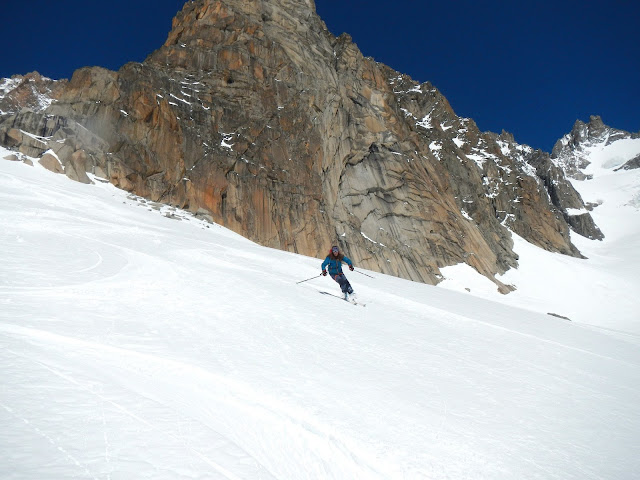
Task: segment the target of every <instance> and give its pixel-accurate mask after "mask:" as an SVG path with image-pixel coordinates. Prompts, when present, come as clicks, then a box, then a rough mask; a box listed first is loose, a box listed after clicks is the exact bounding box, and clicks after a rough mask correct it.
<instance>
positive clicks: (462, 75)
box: [0, 0, 640, 151]
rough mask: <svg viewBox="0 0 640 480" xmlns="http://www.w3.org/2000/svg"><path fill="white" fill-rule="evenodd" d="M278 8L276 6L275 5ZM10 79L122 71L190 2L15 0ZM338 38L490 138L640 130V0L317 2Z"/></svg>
mask: <svg viewBox="0 0 640 480" xmlns="http://www.w3.org/2000/svg"><path fill="white" fill-rule="evenodd" d="M265 1H268V0H265ZM5 3H6V5H3V7H2V9H1V12H2V17H3V21H2V33H3V36H4V38H5V47H4V48H3V52H2V55H0V77H8V76H11V75H13V74H16V73H19V74H24V73H27V72H30V71H33V70H37V71H39V72H40V73H42V74H43V75H46V76H48V77H51V78H56V79H58V78H70V76H71V75H72V73H73V71H74V70H75V69H77V68H79V67H82V66H86V65H99V66H103V67H107V68H110V69H113V70H117V69H118V68H119V67H121V66H122V65H123V64H124V63H126V62H128V61H142V60H144V59H145V57H146V56H147V55H148V54H149V53H151V52H152V51H153V50H155V49H156V48H159V47H160V46H161V45H162V43H163V42H164V40H165V39H166V37H167V34H168V32H169V30H170V28H171V20H172V18H173V16H174V15H175V13H176V12H177V11H178V10H180V9H181V8H182V5H183V4H184V2H183V0H153V1H143V0H129V1H122V0H111V1H110V2H94V1H89V2H87V1H86V0H84V1H78V0H64V1H62V2H52V1H50V0H48V1H41V0H35V1H34V0H31V1H29V2H21V1H12V2H5ZM316 7H317V10H318V13H319V14H320V16H321V17H322V19H323V20H324V21H325V22H326V23H327V26H328V28H329V30H330V31H331V32H332V33H334V34H335V35H339V34H340V33H342V32H347V33H349V34H350V35H351V36H352V37H353V40H354V42H355V43H356V44H357V45H358V46H359V47H360V49H361V50H362V52H363V53H364V54H365V55H367V56H371V57H374V58H375V59H376V60H377V61H380V62H383V63H386V64H387V65H389V66H391V67H393V68H395V69H396V70H398V71H400V72H402V73H406V74H408V75H410V76H411V77H413V79H414V80H417V81H420V82H424V81H430V82H431V83H433V84H434V85H435V86H436V87H438V88H439V89H440V90H441V91H442V93H443V94H444V95H445V96H446V97H447V99H448V100H449V102H450V103H451V105H452V106H453V108H454V110H455V111H456V113H457V114H458V115H461V116H465V117H471V118H473V119H474V120H475V121H476V122H477V123H478V126H479V127H480V129H481V130H491V131H495V132H500V131H501V130H502V129H505V130H507V131H509V132H512V133H513V134H514V135H515V137H516V140H517V141H519V142H521V143H527V144H529V145H531V146H533V147H536V148H542V149H543V150H546V151H550V150H551V148H552V147H553V144H554V142H555V141H556V140H557V139H558V138H559V137H561V136H562V135H564V134H565V133H567V132H568V131H569V130H570V129H571V127H572V125H573V123H574V121H575V120H576V119H581V120H583V121H588V119H589V115H601V116H602V118H603V120H604V122H605V123H607V124H608V125H611V126H613V127H617V128H621V129H624V130H629V131H633V132H637V131H640V34H639V33H638V31H639V25H640V2H638V1H637V0H635V1H615V0H613V1H612V0H610V1H608V2H603V1H589V0H587V1H585V0H582V1H574V0H566V1H564V0H556V1H535V2H533V1H531V2H516V1H513V0H510V1H485V2H482V1H467V0H462V1H451V0H439V1H437V2H435V1H434V2H432V1H427V0H395V1H388V0H387V1H381V0H316Z"/></svg>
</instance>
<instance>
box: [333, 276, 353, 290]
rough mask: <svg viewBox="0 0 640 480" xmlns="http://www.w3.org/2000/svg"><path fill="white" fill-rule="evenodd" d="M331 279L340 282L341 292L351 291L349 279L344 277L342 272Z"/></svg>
mask: <svg viewBox="0 0 640 480" xmlns="http://www.w3.org/2000/svg"><path fill="white" fill-rule="evenodd" d="M333 279H334V280H335V281H336V282H338V283H339V284H340V290H342V293H353V288H351V284H350V283H349V280H347V277H345V275H344V273H339V274H338V275H335V276H334V277H333Z"/></svg>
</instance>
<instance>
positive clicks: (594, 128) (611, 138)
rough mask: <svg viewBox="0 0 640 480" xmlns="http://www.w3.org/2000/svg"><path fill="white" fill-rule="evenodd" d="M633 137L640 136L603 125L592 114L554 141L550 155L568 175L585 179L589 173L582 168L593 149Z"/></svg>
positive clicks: (586, 164)
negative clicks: (586, 121) (587, 119)
mask: <svg viewBox="0 0 640 480" xmlns="http://www.w3.org/2000/svg"><path fill="white" fill-rule="evenodd" d="M634 138H640V133H636V134H633V133H629V132H626V131H624V130H618V129H616V128H612V127H610V126H608V125H605V123H604V122H603V121H602V119H601V118H600V117H599V116H594V115H592V116H591V117H590V119H589V122H588V123H584V122H582V121H580V120H577V121H576V123H575V124H574V125H573V128H572V129H571V132H570V133H568V134H566V135H565V136H564V137H562V138H561V139H560V140H558V141H557V142H556V144H555V145H554V147H553V151H552V154H551V157H552V158H553V161H554V163H555V164H556V165H558V166H559V167H560V168H562V169H563V170H564V171H565V173H566V174H567V175H568V176H569V177H571V178H574V179H576V180H585V179H588V178H589V175H586V174H585V173H584V169H585V168H587V166H588V165H589V163H590V160H589V157H590V154H591V153H592V152H593V151H594V149H603V148H604V147H606V146H608V145H611V144H613V143H614V142H617V141H618V140H624V139H634Z"/></svg>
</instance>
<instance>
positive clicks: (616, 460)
mask: <svg viewBox="0 0 640 480" xmlns="http://www.w3.org/2000/svg"><path fill="white" fill-rule="evenodd" d="M4 153H6V152H3V151H0V158H2V157H3V156H4ZM603 207H604V205H603ZM0 239H1V240H2V249H0V266H1V267H0V357H1V358H0V458H1V459H2V461H1V462H0V478H2V479H6V480H9V479H12V480H14V479H44V478H46V479H63V478H89V479H133V478H135V479H151V478H153V479H172V480H175V479H296V480H297V479H505V480H506V479H509V480H512V479H525V478H526V479H567V480H569V479H576V480H578V479H579V480H588V479H607V480H631V479H633V478H637V475H638V472H640V456H639V455H638V451H639V448H640V409H639V408H638V405H640V336H638V335H637V334H633V333H631V332H626V333H619V332H613V331H611V330H607V329H602V328H598V329H595V328H593V327H590V326H587V325H582V324H579V323H577V322H569V321H566V320H563V319H560V318H557V317H552V316H549V315H545V314H540V313H536V312H533V311H531V310H525V309H522V308H517V307H515V306H509V305H504V304H500V303H497V302H493V301H489V300H484V299H480V298H476V297H474V296H472V295H469V294H467V293H458V292H454V291H450V290H447V289H444V288H440V287H431V286H427V285H422V284H417V283H411V282H408V281H404V280H401V279H397V278H393V277H387V276H384V275H380V274H376V273H372V272H366V273H368V274H370V275H372V276H374V277H375V278H369V277H366V276H364V275H358V273H357V271H356V272H354V273H349V274H348V276H349V278H350V280H351V282H352V284H353V285H354V288H355V289H356V291H357V292H358V295H359V298H360V299H361V300H363V301H366V303H367V306H366V307H365V308H361V307H357V306H353V305H350V304H348V303H346V302H343V301H342V300H339V299H336V298H333V297H331V296H327V295H319V294H318V292H319V291H328V292H333V293H337V292H338V287H337V285H336V284H335V283H333V282H332V281H331V280H330V279H327V278H325V277H319V278H316V279H313V280H311V281H309V282H306V283H302V284H300V285H296V284H295V282H296V281H298V280H302V279H306V278H310V277H312V276H314V275H317V274H318V273H319V271H320V269H319V265H320V260H318V259H313V258H307V257H303V256H299V255H294V254H290V253H286V252H280V251H276V250H272V249H268V248H264V247H260V246H258V245H256V244H253V243H251V242H249V241H247V240H246V239H243V238H241V237H239V236H238V235H235V234H233V233H231V232H229V231H227V230H225V229H224V228H221V227H219V226H215V225H207V224H205V223H202V222H200V221H198V220H195V219H193V218H192V217H190V216H189V215H187V214H186V213H184V212H180V211H175V210H172V209H169V208H166V207H159V206H155V205H152V204H150V203H148V202H144V201H142V200H140V199H137V198H133V197H128V196H127V195H126V194H125V193H124V192H122V191H119V190H117V189H115V188H114V187H113V186H111V185H109V184H105V183H101V182H96V184H95V185H83V184H80V183H76V182H72V181H70V180H69V179H67V178H66V177H64V176H61V175H54V174H52V173H50V172H48V171H45V170H44V169H43V168H42V167H40V166H39V165H37V164H36V165H35V166H34V167H29V166H27V165H25V164H22V163H18V162H9V161H0ZM621 241H622V240H621ZM603 245H604V244H603ZM354 260H355V261H356V266H357V259H354ZM616 293H621V292H619V291H618V292H612V293H611V295H612V298H613V295H614V294H616ZM508 297H509V296H507V298H508ZM558 313H562V312H558Z"/></svg>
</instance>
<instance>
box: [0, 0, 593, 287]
mask: <svg viewBox="0 0 640 480" xmlns="http://www.w3.org/2000/svg"><path fill="white" fill-rule="evenodd" d="M9 90H11V89H9ZM5 97H6V94H5ZM51 98H53V99H54V101H53V103H51V104H50V105H43V106H42V107H41V108H31V109H30V110H24V109H23V108H22V106H21V107H20V108H17V107H14V108H7V109H6V110H5V109H4V108H3V114H2V116H1V117H0V143H2V144H3V145H6V146H9V147H12V148H14V149H16V150H19V151H20V152H22V153H24V154H25V155H30V156H35V157H43V160H44V162H41V163H43V164H46V165H49V167H48V168H51V169H52V170H56V169H57V170H59V171H64V173H66V174H67V175H68V176H70V177H71V178H74V179H75V180H79V181H85V182H89V181H90V179H89V177H88V176H87V174H86V173H87V172H90V173H93V174H95V175H97V176H99V177H104V178H107V179H109V181H111V182H112V183H114V184H115V185H117V186H119V187H121V188H124V189H126V190H129V191H131V192H134V193H135V194H138V195H141V196H144V197H148V198H150V199H152V200H154V201H160V202H164V203H169V204H172V205H175V206H178V207H181V208H185V209H189V210H191V211H193V212H195V213H197V214H199V215H202V216H205V217H207V218H210V219H211V220H213V221H215V222H218V223H220V224H223V225H225V226H227V227H229V228H231V229H233V230H235V231H237V232H239V233H240V234H242V235H244V236H246V237H248V238H250V239H252V240H255V241H257V242H259V243H261V244H263V245H267V246H271V247H274V248H279V249H284V250H289V251H294V252H298V253H302V254H306V255H311V256H317V257H323V256H324V254H325V252H326V251H327V249H328V247H329V246H330V245H331V244H335V243H338V244H340V245H342V247H343V248H345V250H346V251H348V254H349V256H350V257H351V258H352V259H354V260H356V264H357V265H358V266H361V267H365V268H370V269H373V270H377V271H380V272H383V273H388V274H392V275H397V276H401V277H404V278H409V279H412V280H417V281H423V282H427V283H437V282H438V281H439V279H440V278H441V276H440V271H439V268H440V267H443V266H447V265H452V264H456V263H460V262H465V263H467V264H469V265H470V266H472V267H473V268H475V269H476V270H477V271H478V272H480V273H481V274H483V275H486V276H487V277H489V278H491V279H492V280H494V281H495V282H496V284H497V285H498V287H499V288H500V289H501V291H503V292H507V291H509V287H508V286H506V285H502V284H501V283H500V282H499V281H497V280H496V279H495V278H494V276H495V275H496V274H497V273H502V272H504V271H506V270H507V269H509V268H511V267H515V266H516V265H517V256H516V255H515V254H514V252H513V251H512V241H511V236H510V235H511V234H510V230H511V231H513V232H515V233H517V234H518V235H521V236H522V237H524V238H526V239H527V240H529V241H530V242H532V243H534V244H536V245H539V246H540V247H542V248H545V249H547V250H551V251H556V252H561V253H564V254H567V255H573V256H579V255H580V253H579V252H578V251H577V249H576V248H575V247H574V246H573V245H572V244H571V241H570V238H569V229H570V225H572V227H573V228H574V229H575V230H576V231H577V232H578V233H580V234H582V235H585V236H588V237H591V238H599V235H601V233H600V232H599V230H598V229H597V227H596V226H595V224H593V221H589V220H590V216H589V215H588V214H587V217H588V218H586V217H585V218H583V219H582V221H580V222H574V223H572V222H571V221H570V215H568V213H567V212H568V211H569V210H570V209H572V208H582V207H584V205H583V203H582V200H581V199H580V196H579V195H578V194H577V192H575V190H574V189H573V188H572V187H571V184H570V183H569V182H567V180H566V179H565V177H564V173H563V171H562V169H561V168H559V167H558V166H557V165H556V164H555V163H554V162H552V161H551V157H550V156H549V155H548V154H546V153H544V152H541V151H534V150H533V149H531V148H530V147H527V146H523V145H519V144H517V143H516V142H515V141H514V139H513V137H511V136H510V135H509V134H506V133H503V134H501V135H497V134H492V133H483V132H480V131H479V130H478V128H477V126H476V125H475V123H474V122H473V121H472V120H470V119H465V118H460V117H458V116H456V114H455V113H454V112H453V110H452V109H451V107H450V105H449V103H448V102H447V100H446V99H445V98H444V97H443V96H442V95H441V94H440V92H439V91H438V90H437V89H436V88H435V87H433V86H432V85H430V84H428V83H425V84H422V85H420V84H418V83H417V82H414V81H413V80H412V79H411V78H409V77H407V76H405V75H402V74H400V73H399V72H396V71H394V70H392V69H391V68H389V67H387V66H385V65H382V64H379V63H376V62H375V61H374V60H373V59H370V58H365V57H363V56H362V54H361V52H360V51H359V50H358V48H357V46H356V45H355V44H354V43H353V42H352V41H351V39H350V37H349V36H348V35H344V34H343V35H342V36H340V37H337V38H336V37H335V36H333V35H332V34H331V33H330V32H329V31H328V30H327V29H326V26H325V25H324V23H323V22H322V20H321V19H320V18H319V17H318V16H317V14H316V12H315V5H314V3H313V1H311V0H308V1H294V0H274V1H269V2H263V1H258V0H245V1H239V0H196V1H193V2H187V3H186V4H185V6H184V8H183V10H182V11H181V12H179V13H178V14H177V16H176V17H175V19H174V20H173V28H172V30H171V32H170V33H169V36H168V38H167V41H166V42H165V44H164V45H163V46H162V47H161V48H160V49H158V50H157V51H155V52H153V53H152V54H151V55H150V56H149V57H148V58H147V60H146V61H145V62H143V63H130V64H127V65H125V66H124V67H122V68H121V69H120V70H119V71H118V72H113V71H108V70H105V69H102V68H98V67H94V68H85V69H81V70H78V71H77V72H75V74H74V75H73V78H72V79H71V80H70V81H69V82H68V83H67V82H61V83H59V84H58V83H56V84H55V94H53V95H51ZM0 102H1V101H0ZM0 105H3V104H2V103H0Z"/></svg>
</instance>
